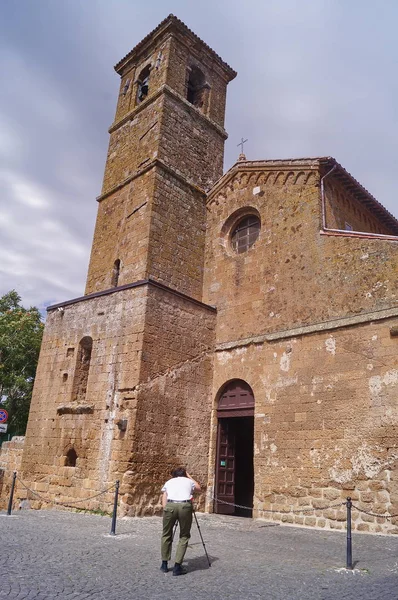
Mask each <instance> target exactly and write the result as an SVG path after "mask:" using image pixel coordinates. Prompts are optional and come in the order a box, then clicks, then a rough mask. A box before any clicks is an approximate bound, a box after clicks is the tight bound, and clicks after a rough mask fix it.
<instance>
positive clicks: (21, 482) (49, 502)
mask: <svg viewBox="0 0 398 600" xmlns="http://www.w3.org/2000/svg"><path fill="white" fill-rule="evenodd" d="M16 478H17V480H18V481H19V483H20V484H21V485H22V487H24V488H25V490H27V491H28V492H30V493H31V494H33V495H34V496H37V497H38V498H40V500H42V501H43V502H46V503H47V504H57V505H59V506H65V507H69V505H70V504H79V502H86V501H87V500H93V499H94V498H98V497H99V496H102V495H103V494H106V493H108V492H110V491H112V490H114V489H115V484H112V485H111V486H110V487H109V488H107V489H106V490H102V491H101V492H98V494H95V495H94V496H89V497H88V498H80V499H79V500H71V501H70V502H68V503H67V504H66V503H65V502H58V500H55V499H54V500H48V499H46V498H44V497H43V496H42V495H41V494H39V493H38V492H35V491H34V490H32V489H31V488H29V487H28V486H27V485H25V483H24V482H23V481H22V479H20V478H19V477H18V476H17V477H16Z"/></svg>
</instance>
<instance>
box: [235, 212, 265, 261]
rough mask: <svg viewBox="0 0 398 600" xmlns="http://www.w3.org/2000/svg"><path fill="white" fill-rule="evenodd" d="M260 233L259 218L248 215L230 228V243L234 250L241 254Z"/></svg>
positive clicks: (251, 244)
mask: <svg viewBox="0 0 398 600" xmlns="http://www.w3.org/2000/svg"><path fill="white" fill-rule="evenodd" d="M259 234H260V219H259V218H258V217H257V216H256V215H250V216H248V217H244V218H243V219H241V220H240V221H239V222H238V223H237V225H235V227H234V229H233V230H232V235H231V244H232V247H233V249H234V250H235V252H237V253H238V254H241V253H242V252H246V251H247V250H248V249H249V248H250V246H253V244H254V242H255V241H256V240H257V238H258V236H259Z"/></svg>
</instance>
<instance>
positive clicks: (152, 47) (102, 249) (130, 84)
mask: <svg viewBox="0 0 398 600" xmlns="http://www.w3.org/2000/svg"><path fill="white" fill-rule="evenodd" d="M115 70H116V71H117V73H119V75H120V77H121V82H120V92H119V97H118V102H117V108H116V115H115V121H114V123H113V125H112V126H111V128H110V130H109V131H110V135H111V137H110V143H109V151H108V157H107V161H106V167H105V175H104V182H103V188H102V194H101V196H100V197H99V198H98V201H99V210H98V218H97V225H96V230H95V235H94V242H93V247H92V253H91V261H90V267H89V273H88V277H87V288H86V294H90V293H92V292H97V291H100V290H104V289H108V288H110V287H112V286H114V285H118V286H120V285H124V284H127V283H131V282H134V281H138V280H142V279H148V278H153V279H156V280H157V281H160V282H162V283H164V284H166V285H169V286H170V287H173V288H175V289H177V290H179V291H180V292H183V293H185V294H188V295H189V296H192V297H194V298H196V299H201V295H202V272H203V244H204V225H205V207H204V192H205V191H206V190H208V189H209V188H210V187H211V186H212V185H213V184H214V183H215V181H217V179H219V177H221V175H222V167H223V154H224V141H225V139H226V133H225V130H224V128H223V125H224V113H225V97H226V88H227V84H228V82H229V81H230V80H231V79H233V78H234V77H235V75H236V73H235V72H234V71H233V70H232V69H231V68H230V67H229V66H228V65H227V64H226V63H224V62H223V61H222V60H221V58H220V57H219V56H217V54H215V52H213V50H211V49H210V48H209V47H208V46H207V45H206V44H205V43H204V42H202V41H201V40H200V39H199V38H198V37H197V36H196V35H195V34H194V33H192V31H190V30H189V29H188V28H187V27H186V26H185V25H184V24H183V23H182V22H181V21H179V20H178V19H177V18H176V17H174V16H173V15H170V16H169V17H167V18H166V19H165V20H164V21H163V22H162V23H161V24H160V25H159V26H158V27H157V28H156V29H155V30H154V31H153V32H152V33H150V34H149V35H148V36H147V37H146V38H144V40H143V41H142V42H140V43H139V44H138V45H137V46H136V47H135V48H134V49H133V50H132V51H131V52H130V53H129V54H127V56H125V57H124V58H123V59H122V60H121V61H120V62H119V63H118V64H117V65H116V67H115Z"/></svg>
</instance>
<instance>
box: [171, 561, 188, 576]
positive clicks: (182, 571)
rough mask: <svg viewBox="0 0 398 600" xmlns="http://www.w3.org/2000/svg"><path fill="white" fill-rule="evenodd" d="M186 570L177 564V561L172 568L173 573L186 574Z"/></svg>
mask: <svg viewBox="0 0 398 600" xmlns="http://www.w3.org/2000/svg"><path fill="white" fill-rule="evenodd" d="M187 572H188V571H187V570H186V569H185V568H184V567H182V566H181V565H179V564H178V563H176V564H175V565H174V569H173V575H176V576H177V575H186V574H187Z"/></svg>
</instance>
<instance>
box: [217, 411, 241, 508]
mask: <svg viewBox="0 0 398 600" xmlns="http://www.w3.org/2000/svg"><path fill="white" fill-rule="evenodd" d="M235 451H236V448H235V427H234V423H233V421H232V419H219V421H218V435H217V469H216V498H217V501H216V506H215V511H216V513H218V514H222V515H231V514H233V513H234V512H235V506H234V503H235ZM223 502H226V503H228V504H223Z"/></svg>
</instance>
